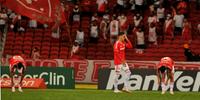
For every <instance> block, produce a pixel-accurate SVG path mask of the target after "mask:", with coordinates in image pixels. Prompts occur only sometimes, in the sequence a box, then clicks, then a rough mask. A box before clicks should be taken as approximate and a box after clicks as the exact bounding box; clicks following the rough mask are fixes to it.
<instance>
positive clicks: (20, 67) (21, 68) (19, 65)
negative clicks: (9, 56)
mask: <svg viewBox="0 0 200 100" xmlns="http://www.w3.org/2000/svg"><path fill="white" fill-rule="evenodd" d="M16 70H17V72H18V73H23V72H24V66H23V64H22V63H17V64H15V65H14V66H12V67H11V68H10V72H15V71H16Z"/></svg>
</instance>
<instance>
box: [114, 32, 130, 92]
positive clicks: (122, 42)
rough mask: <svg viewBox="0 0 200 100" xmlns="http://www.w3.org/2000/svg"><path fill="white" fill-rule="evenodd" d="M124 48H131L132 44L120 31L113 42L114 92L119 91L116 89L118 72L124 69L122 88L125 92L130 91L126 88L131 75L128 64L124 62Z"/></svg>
mask: <svg viewBox="0 0 200 100" xmlns="http://www.w3.org/2000/svg"><path fill="white" fill-rule="evenodd" d="M125 48H132V44H131V42H130V41H129V39H128V38H127V36H126V34H124V33H123V32H120V33H119V35H118V40H117V41H116V42H115V44H114V64H115V79H114V92H115V93H118V92H121V91H120V90H118V78H119V76H120V72H121V71H124V72H125V73H126V74H125V77H126V80H125V82H124V88H123V90H124V91H126V92H130V91H129V89H128V81H129V78H130V75H131V72H130V70H129V66H128V64H127V63H126V59H125Z"/></svg>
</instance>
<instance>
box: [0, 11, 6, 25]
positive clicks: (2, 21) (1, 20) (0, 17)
mask: <svg viewBox="0 0 200 100" xmlns="http://www.w3.org/2000/svg"><path fill="white" fill-rule="evenodd" d="M6 18H8V16H7V14H6V13H0V25H5V24H6V20H5V19H6Z"/></svg>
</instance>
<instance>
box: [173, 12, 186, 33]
mask: <svg viewBox="0 0 200 100" xmlns="http://www.w3.org/2000/svg"><path fill="white" fill-rule="evenodd" d="M183 19H184V16H183V14H181V13H180V12H178V13H177V14H176V15H175V16H174V19H173V20H174V25H175V26H174V27H175V28H174V35H180V34H181V33H182V29H183Z"/></svg>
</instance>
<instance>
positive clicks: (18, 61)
mask: <svg viewBox="0 0 200 100" xmlns="http://www.w3.org/2000/svg"><path fill="white" fill-rule="evenodd" d="M9 68H10V77H11V87H12V92H15V86H16V85H18V90H19V91H20V92H23V91H22V80H23V77H24V71H25V69H26V63H25V61H24V59H23V58H22V57H21V56H13V57H12V58H11V59H10V65H9ZM16 70H17V71H18V76H17V77H18V80H19V82H18V84H17V83H16V81H14V80H15V77H14V75H15V71H16Z"/></svg>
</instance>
